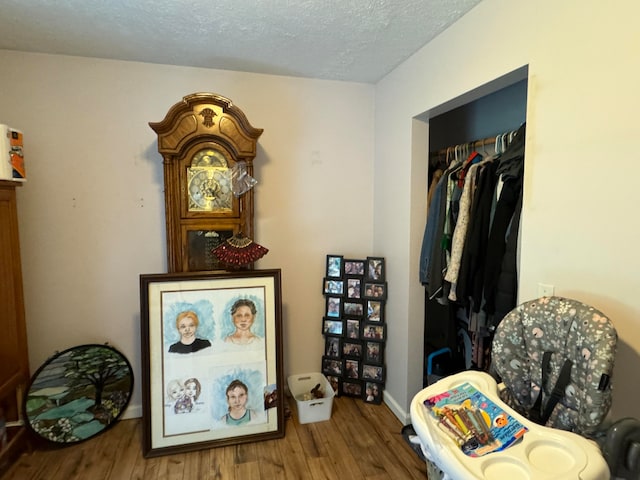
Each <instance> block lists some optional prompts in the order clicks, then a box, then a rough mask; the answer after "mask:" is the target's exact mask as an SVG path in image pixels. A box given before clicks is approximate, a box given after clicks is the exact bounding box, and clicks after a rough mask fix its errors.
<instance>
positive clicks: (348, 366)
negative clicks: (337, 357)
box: [344, 358, 360, 380]
mask: <svg viewBox="0 0 640 480" xmlns="http://www.w3.org/2000/svg"><path fill="white" fill-rule="evenodd" d="M344 377H345V378H347V379H350V380H356V379H358V378H360V362H359V361H358V360H354V359H352V358H348V359H346V360H345V361H344Z"/></svg>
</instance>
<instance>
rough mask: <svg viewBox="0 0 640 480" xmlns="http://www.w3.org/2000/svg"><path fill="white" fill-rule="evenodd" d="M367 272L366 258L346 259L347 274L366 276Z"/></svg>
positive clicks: (345, 268) (345, 269)
mask: <svg viewBox="0 0 640 480" xmlns="http://www.w3.org/2000/svg"><path fill="white" fill-rule="evenodd" d="M364 272H365V261H364V260H353V259H345V260H344V274H345V275H347V276H348V275H356V276H359V277H364Z"/></svg>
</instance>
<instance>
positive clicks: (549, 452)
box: [411, 371, 609, 480]
mask: <svg viewBox="0 0 640 480" xmlns="http://www.w3.org/2000/svg"><path fill="white" fill-rule="evenodd" d="M464 389H467V390H468V391H471V392H473V391H474V390H477V395H474V396H471V397H470V398H469V399H468V400H467V401H466V402H464V404H465V405H466V406H467V407H468V408H469V410H468V411H467V413H469V417H472V415H471V413H474V414H475V415H477V418H480V415H479V414H478V413H477V412H478V411H480V412H482V415H484V418H485V419H486V421H487V423H486V425H485V426H487V427H489V428H488V430H485V434H487V435H489V434H491V433H493V434H495V435H496V436H497V435H498V434H499V433H502V432H499V433H498V430H496V429H495V428H494V429H493V430H492V427H494V425H492V424H491V422H490V421H489V419H495V418H496V416H497V415H496V412H495V410H496V409H499V410H501V411H502V412H503V414H504V415H503V416H501V417H504V418H505V419H508V422H510V425H509V427H514V426H515V427H517V428H515V429H514V430H513V431H514V432H516V433H514V434H517V438H514V439H513V443H509V444H506V443H505V444H503V445H502V447H501V448H495V449H485V450H484V452H482V453H481V454H480V455H477V454H476V453H475V452H476V451H478V450H475V449H469V448H468V445H466V444H465V445H464V446H463V443H464V440H463V439H462V438H459V437H457V435H460V434H459V433H458V434H456V433H455V432H453V433H452V430H455V429H454V428H451V427H450V426H449V427H448V428H444V427H445V426H446V425H443V423H445V422H443V420H446V419H442V418H440V419H439V417H440V416H442V417H443V416H444V415H443V414H442V412H441V411H440V410H438V408H440V407H444V408H445V409H446V407H447V401H448V399H449V398H451V400H452V405H453V408H454V409H455V408H459V407H460V406H461V404H462V403H463V402H461V398H463V396H462V397H461V395H462V393H460V392H461V391H466V390H464ZM452 392H454V393H455V394H456V395H458V396H455V395H452V396H450V397H448V396H445V395H442V394H447V395H451V393H452ZM481 399H484V401H483V400H481ZM427 400H428V401H427ZM425 401H427V405H425ZM434 405H435V406H436V407H434ZM434 408H435V410H436V411H435V412H434ZM488 410H492V413H491V415H489V413H488V412H487V411H488ZM472 411H473V412H472ZM461 413H464V412H461ZM477 418H475V417H474V418H466V419H465V422H460V423H459V425H460V427H461V429H462V430H464V431H465V432H466V430H467V428H466V427H465V425H466V426H467V427H469V428H471V429H473V426H474V425H475V426H478V430H480V427H479V425H480V424H481V423H482V422H480V423H478V421H477ZM451 420H452V421H453V418H452V419H451ZM470 420H473V421H470ZM411 421H412V424H413V428H414V429H415V431H416V434H417V435H418V438H419V439H420V442H421V444H422V447H423V449H424V450H425V455H426V456H427V458H429V459H430V460H431V461H432V462H433V463H435V464H436V465H437V466H438V468H439V469H441V470H442V471H443V472H444V473H445V474H446V475H448V476H449V477H450V478H452V479H454V480H457V479H459V480H468V479H471V478H473V479H485V480H493V479H495V480H502V479H509V480H545V479H549V480H569V479H575V480H608V479H609V467H608V466H607V463H606V461H605V459H604V457H603V456H602V454H601V452H600V449H599V447H598V446H597V444H596V443H595V442H593V441H591V440H587V439H586V438H584V437H581V436H580V435H577V434H575V433H571V432H566V431H563V430H558V429H553V428H548V427H544V426H542V425H538V424H535V423H533V422H531V421H529V420H528V419H526V418H524V417H523V416H522V415H520V414H518V413H517V412H516V411H515V410H513V409H512V408H510V407H509V406H508V405H506V404H505V403H504V402H503V401H502V400H501V399H500V397H499V395H498V384H497V383H496V381H495V380H494V378H493V377H491V376H490V375H489V374H487V373H485V372H476V371H465V372H461V373H458V374H455V375H451V376H449V377H445V378H443V379H441V380H440V381H438V382H436V383H435V384H433V385H430V386H428V387H427V388H425V389H423V390H421V391H420V392H418V393H417V394H416V395H415V396H414V398H413V400H412V402H411ZM458 421H460V419H459V418H458ZM500 427H502V425H499V426H497V427H496V428H500ZM466 433H468V434H469V435H471V433H469V432H466ZM462 436H463V435H460V437H462ZM467 438H468V437H467ZM456 440H457V441H456ZM480 443H482V442H480ZM498 443H499V442H498ZM488 444H489V442H487V445H488ZM475 446H477V445H475ZM463 450H464V451H463ZM465 452H466V453H465Z"/></svg>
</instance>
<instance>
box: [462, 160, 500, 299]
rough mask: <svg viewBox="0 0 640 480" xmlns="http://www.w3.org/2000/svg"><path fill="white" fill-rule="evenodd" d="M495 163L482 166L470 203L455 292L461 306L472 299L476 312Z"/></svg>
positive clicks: (481, 282) (482, 279) (489, 217)
mask: <svg viewBox="0 0 640 480" xmlns="http://www.w3.org/2000/svg"><path fill="white" fill-rule="evenodd" d="M497 167H498V165H497V162H495V161H493V162H489V163H487V164H486V165H484V166H482V167H481V168H482V170H481V171H480V175H479V177H478V187H477V190H476V194H475V196H474V198H473V204H472V206H471V209H472V215H471V223H470V225H469V227H468V229H467V236H466V239H465V246H464V250H463V252H462V260H461V262H460V273H459V274H458V285H457V289H456V293H457V296H458V301H459V302H461V303H462V304H464V305H467V304H468V301H469V300H471V302H472V311H474V312H479V311H480V305H481V303H482V289H483V285H484V265H485V254H486V250H487V243H488V238H489V224H490V221H491V210H492V206H493V196H494V191H495V185H496V178H497V177H496V169H497Z"/></svg>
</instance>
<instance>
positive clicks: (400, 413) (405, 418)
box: [383, 390, 411, 425]
mask: <svg viewBox="0 0 640 480" xmlns="http://www.w3.org/2000/svg"><path fill="white" fill-rule="evenodd" d="M383 395H384V396H383V398H384V403H385V404H386V405H387V406H388V407H389V408H390V409H391V411H392V412H393V414H394V415H395V416H396V417H398V420H400V422H402V425H408V424H410V423H411V414H409V413H408V412H407V411H405V410H404V409H403V408H402V407H401V406H400V404H399V403H398V402H396V400H395V398H393V397H392V396H391V395H389V394H388V393H387V391H386V390H385V391H384V393H383Z"/></svg>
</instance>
